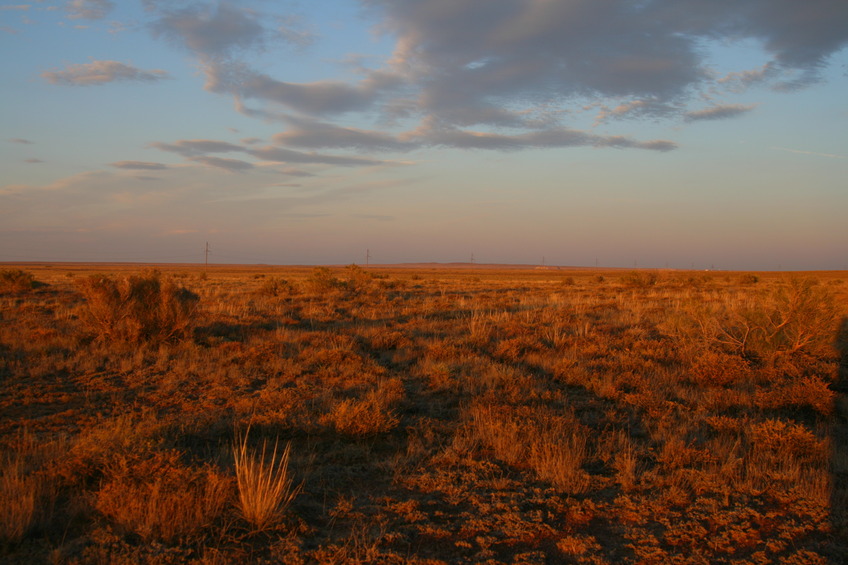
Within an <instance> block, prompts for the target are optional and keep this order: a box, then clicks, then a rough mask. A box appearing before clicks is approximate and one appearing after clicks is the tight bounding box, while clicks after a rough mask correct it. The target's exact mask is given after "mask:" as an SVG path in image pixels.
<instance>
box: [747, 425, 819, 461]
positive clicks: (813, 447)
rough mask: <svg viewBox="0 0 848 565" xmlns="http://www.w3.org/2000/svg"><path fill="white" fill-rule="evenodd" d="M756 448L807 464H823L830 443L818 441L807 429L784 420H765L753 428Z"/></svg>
mask: <svg viewBox="0 0 848 565" xmlns="http://www.w3.org/2000/svg"><path fill="white" fill-rule="evenodd" d="M751 441H752V443H753V445H754V448H755V449H757V450H760V451H770V452H775V453H779V454H783V455H787V456H791V457H794V458H797V459H799V460H802V461H806V462H819V463H821V462H823V461H826V460H827V456H828V442H826V441H824V440H820V439H818V438H817V437H816V436H815V434H813V433H812V432H811V431H810V430H808V429H807V428H806V427H804V426H802V425H799V424H793V423H791V422H784V421H782V420H765V421H764V422H759V423H756V424H753V425H752V426H751Z"/></svg>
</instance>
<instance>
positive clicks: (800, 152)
mask: <svg viewBox="0 0 848 565" xmlns="http://www.w3.org/2000/svg"><path fill="white" fill-rule="evenodd" d="M772 149H777V150H778V151H786V152H787V153H795V154H797V155H814V156H816V157H827V158H829V159H848V155H838V154H836V153H821V152H819V151H802V150H800V149H789V148H787V147H772Z"/></svg>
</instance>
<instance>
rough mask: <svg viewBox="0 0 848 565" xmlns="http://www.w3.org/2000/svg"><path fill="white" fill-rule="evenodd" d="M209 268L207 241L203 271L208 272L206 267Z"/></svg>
mask: <svg viewBox="0 0 848 565" xmlns="http://www.w3.org/2000/svg"><path fill="white" fill-rule="evenodd" d="M208 268H209V242H208V241H207V242H206V257H205V260H204V263H203V272H204V273H205V272H206V269H208Z"/></svg>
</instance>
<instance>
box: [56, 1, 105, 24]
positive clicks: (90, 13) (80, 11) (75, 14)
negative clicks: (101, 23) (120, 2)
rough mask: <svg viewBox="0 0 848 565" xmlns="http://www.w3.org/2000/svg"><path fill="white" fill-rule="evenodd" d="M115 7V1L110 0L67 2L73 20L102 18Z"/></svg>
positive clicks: (69, 15) (67, 8) (69, 14)
mask: <svg viewBox="0 0 848 565" xmlns="http://www.w3.org/2000/svg"><path fill="white" fill-rule="evenodd" d="M114 8H115V3H114V2H112V1H110V0H70V1H69V2H67V3H66V4H65V9H66V10H67V11H68V17H69V18H71V19H72V20H80V19H81V20H100V19H103V18H105V17H106V16H108V15H109V13H110V12H111V11H112V10H113V9H114Z"/></svg>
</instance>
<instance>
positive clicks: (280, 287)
mask: <svg viewBox="0 0 848 565" xmlns="http://www.w3.org/2000/svg"><path fill="white" fill-rule="evenodd" d="M263 276H264V275H263ZM256 292H257V293H259V294H263V295H265V296H286V295H288V294H291V292H292V286H291V284H289V282H288V281H287V280H285V279H280V278H276V277H275V278H270V279H265V281H264V282H263V283H262V285H261V286H260V287H259V289H258V290H257V291H256Z"/></svg>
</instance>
